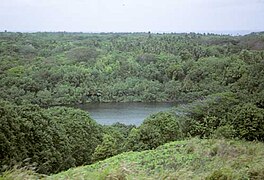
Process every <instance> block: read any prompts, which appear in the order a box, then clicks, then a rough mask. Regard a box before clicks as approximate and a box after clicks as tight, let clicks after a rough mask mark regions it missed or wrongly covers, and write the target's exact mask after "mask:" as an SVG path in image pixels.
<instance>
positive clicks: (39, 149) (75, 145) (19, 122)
mask: <svg viewBox="0 0 264 180" xmlns="http://www.w3.org/2000/svg"><path fill="white" fill-rule="evenodd" d="M0 115H1V119H0V121H1V123H0V142H1V143H0V166H9V167H12V166H14V165H17V164H21V166H22V167H23V166H24V165H25V163H27V164H36V171H37V172H39V173H44V174H49V173H54V172H58V171H61V170H65V169H68V168H70V167H73V166H79V165H82V164H89V163H91V155H92V153H93V151H94V150H95V148H96V146H97V145H98V144H99V142H100V140H101V139H102V137H101V136H102V135H101V131H100V127H99V125H97V124H96V122H95V121H93V120H92V119H90V117H89V116H88V115H87V113H85V112H84V111H81V110H75V109H71V108H61V107H60V108H58V107H57V108H50V109H42V108H40V107H39V106H36V105H30V104H27V105H21V106H17V105H13V104H10V103H8V102H4V101H1V102H0ZM25 159H26V160H27V161H25Z"/></svg>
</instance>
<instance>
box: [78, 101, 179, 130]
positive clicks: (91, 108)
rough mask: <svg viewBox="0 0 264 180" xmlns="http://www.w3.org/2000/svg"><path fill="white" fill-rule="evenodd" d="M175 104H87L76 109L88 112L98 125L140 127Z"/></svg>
mask: <svg viewBox="0 0 264 180" xmlns="http://www.w3.org/2000/svg"><path fill="white" fill-rule="evenodd" d="M174 105H176V103H170V102H169V103H167V102H166V103H141V102H133V103H131V102H129V103H88V104H82V105H78V106H77V107H78V108H80V109H82V110H85V111H88V112H89V114H90V116H91V117H92V118H93V119H94V120H96V121H97V122H98V123H100V124H104V125H110V124H113V123H116V122H120V123H123V124H127V125H128V124H134V125H137V126H138V125H140V124H141V123H142V122H143V120H144V119H145V118H147V117H148V116H149V115H151V114H153V113H157V112H160V111H167V110H169V109H170V108H172V107H173V106H174Z"/></svg>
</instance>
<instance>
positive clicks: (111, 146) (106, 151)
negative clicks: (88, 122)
mask: <svg viewBox="0 0 264 180" xmlns="http://www.w3.org/2000/svg"><path fill="white" fill-rule="evenodd" d="M118 146H119V144H117V142H116V139H115V138H113V137H112V136H110V135H107V134H105V135H104V137H103V142H102V143H101V144H100V145H98V146H97V147H96V148H95V151H94V153H93V155H92V159H93V161H98V160H103V159H106V158H109V157H111V156H114V155H116V154H118V151H117V149H118Z"/></svg>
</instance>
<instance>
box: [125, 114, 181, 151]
mask: <svg viewBox="0 0 264 180" xmlns="http://www.w3.org/2000/svg"><path fill="white" fill-rule="evenodd" d="M181 138H182V132H181V129H180V125H179V122H178V119H177V118H176V116H175V115H173V114H172V113H167V112H160V113H157V114H154V115H151V116H150V117H148V118H147V119H146V120H144V122H143V124H142V125H140V126H139V127H138V129H132V130H131V132H130V134H129V136H128V138H127V142H126V149H128V150H134V151H135V150H137V151H138V150H146V149H154V148H156V147H158V146H160V145H162V144H165V143H167V142H170V141H175V140H179V139H181Z"/></svg>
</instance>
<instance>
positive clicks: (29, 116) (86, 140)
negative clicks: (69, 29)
mask: <svg viewBox="0 0 264 180" xmlns="http://www.w3.org/2000/svg"><path fill="white" fill-rule="evenodd" d="M0 85H1V86H0V92H1V93H0V117H1V119H0V120H1V123H0V166H1V167H3V169H5V167H12V166H14V165H17V164H21V166H25V165H28V164H29V165H32V164H33V165H34V166H35V167H36V171H37V172H39V173H45V174H50V173H56V172H59V171H62V170H66V169H68V168H70V167H74V166H79V165H83V164H91V163H93V162H96V161H98V160H102V159H105V158H108V157H111V156H113V155H116V154H119V153H122V152H125V151H141V150H146V149H153V148H156V147H158V146H159V145H162V144H164V143H166V142H170V141H175V140H180V139H186V138H188V137H193V136H199V137H201V138H223V137H224V138H238V139H245V140H259V141H263V140H264V139H263V137H264V110H263V107H264V34H263V33H252V34H250V35H247V36H220V35H213V34H208V35H205V34H194V33H190V34H150V33H135V34H82V33H8V32H4V33H0ZM95 101H100V102H121V101H143V102H146V101H184V102H190V103H189V104H186V105H183V106H180V107H176V108H177V109H174V110H171V112H167V113H158V114H155V115H152V116H150V117H149V118H147V119H146V120H145V121H144V122H143V123H142V124H141V125H140V126H139V127H135V126H133V125H129V126H127V125H123V124H119V123H117V124H114V125H111V126H102V125H99V124H97V123H96V122H95V121H94V120H92V119H91V118H90V117H89V115H88V114H87V113H86V112H84V111H81V110H76V109H73V108H66V107H56V106H55V105H74V104H78V103H87V102H95Z"/></svg>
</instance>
